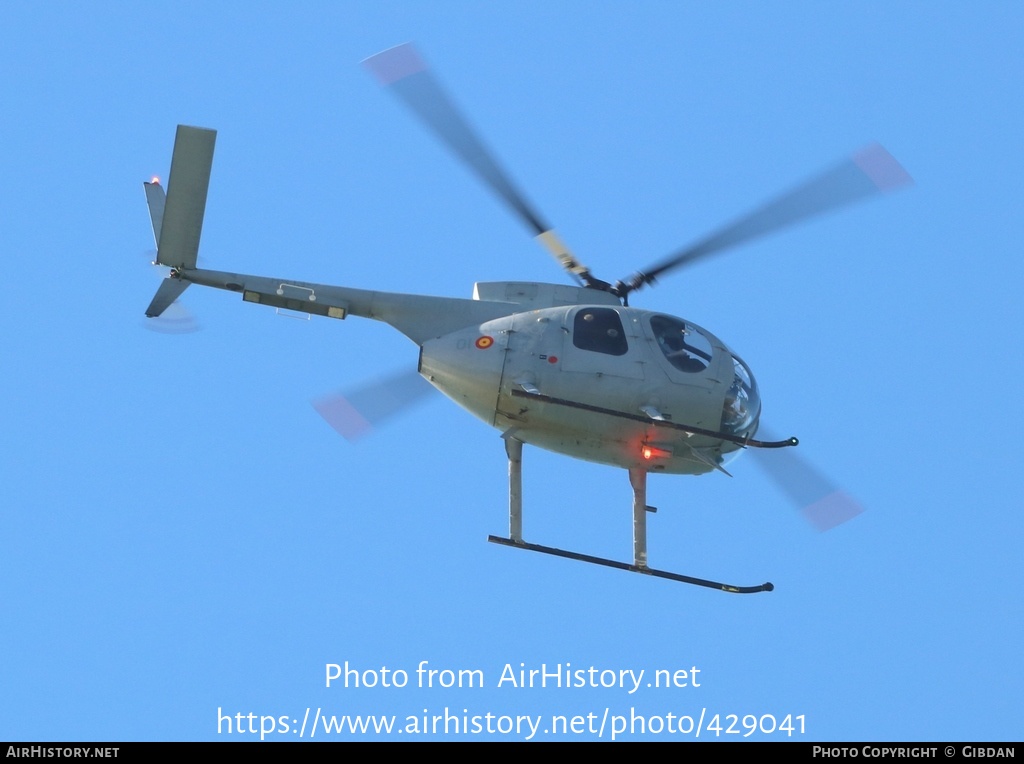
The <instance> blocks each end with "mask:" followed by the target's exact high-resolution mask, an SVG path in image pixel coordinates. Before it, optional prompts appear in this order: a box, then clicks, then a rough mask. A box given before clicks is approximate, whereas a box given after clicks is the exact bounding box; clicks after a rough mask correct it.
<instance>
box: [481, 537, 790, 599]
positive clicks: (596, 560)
mask: <svg viewBox="0 0 1024 764" xmlns="http://www.w3.org/2000/svg"><path fill="white" fill-rule="evenodd" d="M487 540H488V541H490V542H491V543H492V544H503V545H505V546H510V547H513V548H516V549H528V550H530V551H531V552H543V553H544V554H550V555H554V556H555V557H565V558H567V559H569V560H579V561H580V562H589V563H592V564H594V565H604V566H606V567H609V568H618V569H619V570H628V571H632V572H633V573H641V574H643V575H645V576H655V577H656V578H667V579H668V580H670V581H679V582H681V583H684V584H693V585H694V586H705V587H707V588H708V589H718V590H719V591H723V592H729V593H731V594H757V593H758V592H770V591H773V590H774V589H775V586H774V585H773V584H772V583H771V582H770V581H768V582H765V583H763V584H761V585H760V586H733V585H732V584H723V583H720V582H718V581H708V580H707V579H704V578H694V577H693V576H684V575H682V574H681V573H671V572H669V571H667V570H658V569H657V568H648V567H647V566H646V565H630V564H629V563H628V562H619V561H618V560H609V559H607V558H605V557H594V556H593V555H589V554H580V553H579V552H568V551H566V550H565V549H557V548H555V547H553V546H543V545H541V544H530V543H529V542H526V541H515V540H513V539H507V538H505V537H503V536H488V537H487Z"/></svg>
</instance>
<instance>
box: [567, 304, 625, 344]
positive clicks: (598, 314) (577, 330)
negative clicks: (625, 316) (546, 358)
mask: <svg viewBox="0 0 1024 764" xmlns="http://www.w3.org/2000/svg"><path fill="white" fill-rule="evenodd" d="M572 344H573V345H575V346H576V347H578V348H579V349H580V350H592V351H594V352H595V353H606V354H607V355H625V354H626V351H627V350H629V346H628V345H627V344H626V333H625V332H624V331H623V330H622V319H620V318H619V314H618V313H617V312H615V311H614V310H612V309H611V308H580V310H579V311H577V313H576V320H575V322H574V324H573V332H572Z"/></svg>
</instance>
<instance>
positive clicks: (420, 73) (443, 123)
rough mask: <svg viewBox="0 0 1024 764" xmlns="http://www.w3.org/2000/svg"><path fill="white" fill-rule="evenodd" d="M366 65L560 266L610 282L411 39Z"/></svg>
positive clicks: (591, 282) (579, 276) (589, 280)
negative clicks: (511, 172) (505, 162)
mask: <svg viewBox="0 0 1024 764" xmlns="http://www.w3.org/2000/svg"><path fill="white" fill-rule="evenodd" d="M363 65H364V66H366V68H367V69H369V70H370V72H372V73H373V75H374V76H375V77H376V78H377V80H378V81H380V83H381V84H382V85H384V86H385V87H387V88H388V89H389V90H390V91H391V92H392V93H394V94H395V96H396V97H397V98H398V99H399V100H400V101H402V103H404V104H405V105H406V106H407V107H409V109H411V110H412V111H413V113H415V114H416V116H417V117H419V118H420V119H421V120H423V122H424V123H425V124H426V125H427V127H429V128H430V129H431V130H432V131H433V132H434V133H435V135H437V137H438V138H440V139H441V142H442V143H444V144H445V145H446V146H447V147H448V148H449V149H451V150H452V151H453V152H454V153H455V155H456V156H458V157H459V158H460V159H461V160H462V161H463V162H465V163H466V164H467V165H469V167H470V169H472V170H473V171H474V172H475V173H476V174H477V175H478V176H479V177H480V179H481V180H483V182H484V183H486V184H487V185H488V186H489V187H490V188H491V190H492V191H494V193H496V194H497V195H498V196H500V197H501V198H502V199H503V200H504V201H505V203H506V204H507V205H508V206H509V207H511V208H512V210H513V212H515V214H516V215H517V216H518V217H519V219H520V220H522V221H523V222H524V223H525V224H526V225H527V227H528V228H529V229H530V230H531V231H532V232H533V234H534V236H536V237H537V238H538V239H539V240H540V242H541V244H543V245H544V247H545V248H547V250H548V251H549V252H550V253H551V254H552V255H553V256H554V258H555V259H556V260H557V261H558V263H559V264H560V265H561V266H562V268H564V269H565V270H566V271H568V272H569V274H570V275H571V276H573V277H574V278H575V279H576V280H577V281H582V282H583V283H585V284H587V285H588V286H601V285H604V286H606V287H607V286H608V285H607V284H606V283H605V282H602V281H599V280H597V279H595V278H593V277H592V276H591V275H590V270H589V269H588V268H587V267H586V266H585V265H583V264H582V263H580V262H579V261H578V260H577V259H576V258H575V257H574V256H573V255H572V254H571V253H570V252H569V250H568V248H567V247H566V246H565V245H564V244H563V243H562V242H561V240H559V238H558V237H557V236H556V235H555V233H554V231H553V230H552V228H551V226H550V225H548V223H547V222H546V221H545V220H544V219H543V218H541V216H540V214H539V213H538V212H537V211H536V210H535V209H534V208H533V207H532V206H531V205H530V203H529V202H527V201H526V198H525V197H524V196H523V194H522V193H521V192H520V191H519V190H518V189H517V188H516V187H515V186H514V185H513V183H512V181H511V180H510V179H509V177H508V175H507V174H506V173H505V172H504V170H502V168H501V167H500V166H499V165H498V163H497V161H496V160H495V159H494V157H493V156H492V155H491V153H490V152H489V151H488V150H487V148H486V147H485V146H484V145H483V143H482V142H481V141H480V139H479V138H477V136H476V134H475V133H474V132H473V129H472V128H471V127H470V126H469V123H468V122H466V120H465V119H464V118H463V116H462V114H460V113H459V110H458V108H457V107H456V106H455V103H454V102H453V101H452V100H451V99H450V98H449V97H448V95H447V93H445V91H444V89H443V88H442V87H441V85H440V84H439V83H438V81H437V80H436V79H434V77H433V76H432V75H431V73H430V71H429V70H428V69H427V65H426V64H425V63H424V62H423V59H421V58H420V56H419V54H418V53H417V51H416V49H415V48H414V47H413V46H412V44H411V43H405V44H404V45H399V46H397V47H394V48H390V49H388V50H385V51H383V52H382V53H378V54H376V55H374V56H370V57H369V58H368V59H366V60H365V61H363Z"/></svg>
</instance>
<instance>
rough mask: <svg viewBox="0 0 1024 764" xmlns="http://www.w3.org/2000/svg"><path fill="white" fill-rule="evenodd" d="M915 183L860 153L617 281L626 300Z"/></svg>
mask: <svg viewBox="0 0 1024 764" xmlns="http://www.w3.org/2000/svg"><path fill="white" fill-rule="evenodd" d="M911 183H913V180H912V179H911V177H910V175H908V174H907V171H906V170H904V169H903V167H901V166H900V163H899V162H897V161H896V160H895V159H894V158H893V157H892V155H891V154H890V153H889V152H888V151H886V150H885V149H884V148H882V147H881V146H879V145H878V144H873V145H871V146H868V147H867V148H865V149H863V150H861V151H859V152H857V153H856V154H854V155H853V156H852V157H850V158H849V159H847V160H845V161H844V162H842V163H841V164H839V165H837V166H835V167H833V168H831V169H830V170H827V171H826V172H824V173H822V174H821V175H818V176H817V177H815V178H812V179H811V180H809V181H807V182H806V183H803V184H802V185H800V186H797V187H796V188H794V189H793V190H791V191H789V192H787V193H785V194H782V195H781V196H779V197H778V198H776V199H774V200H772V201H770V202H768V203H767V204H765V205H764V206H763V207H760V208H759V209H757V210H755V211H754V212H752V213H750V214H748V215H745V216H744V217H741V218H739V219H737V220H734V221H733V222H732V223H730V224H729V225H727V226H725V227H724V228H721V229H719V230H718V231H716V232H715V233H713V234H711V235H710V236H708V237H707V238H706V239H704V240H702V241H699V242H697V243H696V244H693V245H691V246H689V247H687V248H686V249H683V250H681V251H680V252H677V253H676V254H674V255H672V256H671V257H669V258H667V259H666V260H663V261H661V262H660V263H656V264H654V265H652V266H651V267H650V268H646V269H644V270H642V271H640V272H639V273H637V274H634V275H633V276H631V277H630V278H629V279H628V280H627V281H625V282H619V284H618V285H616V286H617V291H618V293H619V295H620V296H624V295H626V294H628V293H629V292H631V291H633V290H634V289H639V288H640V287H642V286H643V285H644V284H649V283H651V282H652V281H654V280H655V279H656V278H657V277H658V276H660V275H662V274H663V273H665V272H666V271H669V270H673V269H675V268H680V267H682V266H684V265H689V264H691V263H694V262H696V261H697V260H701V259H703V258H705V257H708V256H709V255H713V254H715V253H717V252H721V251H722V250H725V249H729V248H730V247H735V246H738V245H740V244H742V243H744V242H746V241H748V240H750V239H753V238H755V237H758V236H765V235H766V234H769V233H773V232H775V231H777V230H779V229H781V228H785V227H786V226H790V225H793V224H795V223H799V222H801V221H803V220H806V219H808V218H812V217H815V216H816V215H821V214H823V213H825V212H829V211H830V210H834V209H838V208H840V207H844V206H846V205H848V204H852V203H854V202H857V201H860V200H862V199H866V198H868V197H870V196H874V195H876V194H879V193H883V192H886V191H892V190H895V189H897V188H900V187H902V186H905V185H909V184H911Z"/></svg>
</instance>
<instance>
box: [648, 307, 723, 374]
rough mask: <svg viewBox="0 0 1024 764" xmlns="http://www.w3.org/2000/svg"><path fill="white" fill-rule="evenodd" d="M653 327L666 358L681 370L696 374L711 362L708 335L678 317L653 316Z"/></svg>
mask: <svg viewBox="0 0 1024 764" xmlns="http://www.w3.org/2000/svg"><path fill="white" fill-rule="evenodd" d="M651 329H652V330H653V331H654V337H655V339H656V340H657V341H658V347H659V348H660V349H661V352H662V353H664V354H665V358H667V359H668V361H669V363H671V364H672V365H673V366H675V367H676V368H677V369H679V370H680V371H685V372H688V373H691V374H696V373H697V372H700V371H704V370H705V369H706V368H707V367H708V364H709V363H711V343H710V342H709V341H708V339H707V337H705V336H704V335H703V334H701V333H700V332H698V331H694V330H693V329H692V328H690V327H688V326H687V325H686V323H685V322H683V321H680V320H679V319H678V318H673V317H671V316H651Z"/></svg>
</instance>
